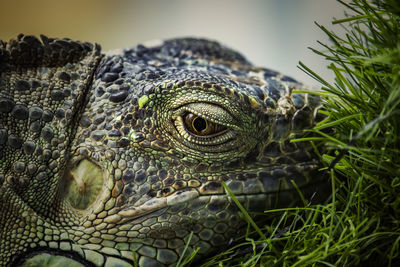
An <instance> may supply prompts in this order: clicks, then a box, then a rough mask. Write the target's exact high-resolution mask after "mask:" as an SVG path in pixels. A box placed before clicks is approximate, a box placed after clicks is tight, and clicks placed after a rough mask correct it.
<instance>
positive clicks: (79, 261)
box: [0, 35, 324, 266]
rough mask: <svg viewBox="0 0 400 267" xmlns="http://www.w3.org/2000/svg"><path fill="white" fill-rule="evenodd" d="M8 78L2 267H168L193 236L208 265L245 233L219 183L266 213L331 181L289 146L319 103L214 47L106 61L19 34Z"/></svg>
mask: <svg viewBox="0 0 400 267" xmlns="http://www.w3.org/2000/svg"><path fill="white" fill-rule="evenodd" d="M0 71H1V72H0V75H1V76H0V77H1V79H0V82H1V83H0V88H1V91H0V147H1V152H0V164H1V165H0V265H1V266H4V265H6V266H8V265H14V266H19V265H20V264H23V263H24V262H25V264H34V265H35V264H36V265H39V264H40V265H42V266H44V265H49V266H50V265H52V264H61V263H64V264H65V265H68V266H73V265H72V264H75V265H74V266H82V265H84V266H92V265H95V266H117V265H118V264H120V265H118V266H131V265H133V261H134V257H137V259H138V263H139V265H140V266H163V265H172V266H173V265H175V264H176V262H177V261H178V259H179V257H180V256H181V254H182V252H183V249H184V247H185V245H186V243H187V242H188V241H189V240H188V238H189V235H190V233H193V236H192V238H191V240H190V243H189V246H188V251H187V252H186V253H187V254H185V256H188V255H190V253H191V251H193V250H195V249H197V248H200V250H199V252H198V254H197V255H198V258H202V257H204V256H206V255H209V254H210V253H212V252H214V253H215V251H216V250H217V248H218V247H220V246H221V245H226V244H227V243H228V241H229V239H230V238H231V237H232V236H236V235H237V233H238V231H239V230H240V229H242V228H243V226H244V225H245V223H244V222H243V221H242V220H241V219H240V216H239V215H238V212H237V211H238V209H237V207H236V205H235V204H234V203H233V201H232V199H231V198H229V197H228V196H227V195H226V193H225V192H224V189H223V187H222V184H221V181H225V182H226V184H227V185H228V186H229V187H230V188H231V189H232V191H233V192H234V193H235V195H236V196H237V198H238V199H239V201H240V202H241V203H242V204H243V205H244V206H245V207H246V208H247V209H248V210H250V211H262V210H266V209H270V208H275V207H288V206H293V205H295V204H296V203H298V201H299V196H298V193H297V192H296V190H294V188H293V185H292V183H291V182H290V180H293V181H294V182H295V183H296V184H297V185H298V186H299V187H300V188H302V190H303V193H304V194H305V196H306V197H307V198H309V197H310V196H311V195H312V194H313V193H314V192H315V191H316V188H317V185H318V184H320V182H321V181H322V180H323V177H324V175H323V173H319V172H318V168H319V162H318V160H317V157H316V156H315V155H314V154H313V153H312V151H313V150H312V148H311V146H310V145H309V144H307V143H306V142H303V143H291V142H290V140H291V139H293V138H298V137H301V136H304V133H303V129H306V128H309V127H311V126H312V125H313V124H314V122H315V117H316V110H317V109H318V107H319V102H318V100H317V99H315V97H312V96H311V95H308V94H294V93H292V90H293V89H295V88H296V89H302V86H301V84H299V83H297V82H296V81H294V80H293V79H291V78H289V77H287V76H283V75H280V74H278V73H276V72H274V71H270V70H267V69H264V68H258V67H254V66H252V65H251V64H250V63H249V62H247V61H246V59H245V58H243V56H241V55H240V54H238V53H237V52H234V51H232V50H230V49H228V48H225V47H223V46H221V45H219V44H218V43H215V42H210V41H206V40H197V39H175V40H169V41H165V42H160V43H159V44H155V45H153V46H147V47H145V46H142V45H140V46H138V47H136V48H134V49H129V50H117V51H112V52H109V53H106V54H101V53H100V48H99V46H93V45H90V44H87V43H81V42H74V41H71V40H68V39H49V38H46V37H42V41H39V40H38V39H36V38H34V37H32V36H23V35H20V36H19V37H18V38H17V39H16V40H14V41H10V42H9V43H4V42H1V43H0ZM132 251H134V252H135V253H133V252H132ZM58 266H60V265H58Z"/></svg>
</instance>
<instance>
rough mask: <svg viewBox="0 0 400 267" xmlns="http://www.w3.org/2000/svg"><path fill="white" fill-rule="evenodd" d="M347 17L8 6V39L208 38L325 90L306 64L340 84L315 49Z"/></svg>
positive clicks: (244, 4) (70, 4)
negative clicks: (323, 28)
mask: <svg viewBox="0 0 400 267" xmlns="http://www.w3.org/2000/svg"><path fill="white" fill-rule="evenodd" d="M343 16H344V7H343V6H342V5H340V4H339V3H338V2H337V1H336V0H264V1H262V0H247V1H245V0H201V1H195V0H169V1H162V0H146V1H145V0H143V1H139V0H137V1H136V0H118V1H116V0H115V1H106V0H72V1H56V0H35V1H28V0H27V1H22V0H14V1H4V0H1V2H0V39H2V40H9V39H10V38H13V37H16V36H17V35H18V34H19V33H25V34H35V35H38V34H40V33H43V34H45V35H47V36H49V37H68V38H71V39H79V40H84V41H89V42H97V43H99V44H101V46H102V48H103V51H106V50H110V49H116V48H124V47H130V46H134V45H136V44H139V43H142V42H145V41H148V40H154V39H166V38H173V37H182V36H191V37H206V38H209V39H213V40H217V41H219V42H221V43H223V44H225V45H227V46H229V47H231V48H234V49H236V50H238V51H240V52H241V53H242V54H244V55H245V56H246V57H247V58H248V59H249V60H250V61H251V62H252V63H254V64H255V65H259V66H263V67H267V68H270V69H273V70H277V71H280V72H282V73H284V74H286V75H289V76H292V77H293V78H295V79H297V80H299V81H302V82H304V83H305V84H307V85H310V86H312V87H316V88H317V87H318V84H317V83H316V82H315V81H314V80H313V79H311V78H310V77H309V76H307V75H306V74H305V73H303V72H302V71H301V70H300V69H298V68H297V66H298V62H299V61H302V62H304V63H305V64H306V65H307V66H309V67H311V68H312V69H313V70H315V71H317V72H318V73H319V74H321V75H322V76H323V77H324V78H326V79H328V80H329V81H332V80H333V75H332V74H331V73H330V72H329V70H327V69H326V66H327V63H326V62H325V61H324V59H323V58H322V57H320V56H317V55H315V54H314V53H312V52H311V51H310V50H309V49H307V47H310V46H311V47H314V48H321V47H320V46H319V45H318V44H317V40H320V41H322V42H325V43H326V42H328V39H327V38H326V36H325V35H324V33H323V32H322V31H321V30H320V29H319V28H318V27H317V26H316V25H315V24H314V21H317V22H318V23H319V24H322V25H324V26H326V27H328V28H329V29H334V30H340V26H333V25H331V20H332V18H333V17H336V18H342V17H343ZM337 28H339V29H337Z"/></svg>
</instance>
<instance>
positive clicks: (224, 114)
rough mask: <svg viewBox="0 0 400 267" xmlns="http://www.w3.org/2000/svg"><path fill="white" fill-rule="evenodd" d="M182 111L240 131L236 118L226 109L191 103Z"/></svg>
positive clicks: (181, 109) (213, 105)
mask: <svg viewBox="0 0 400 267" xmlns="http://www.w3.org/2000/svg"><path fill="white" fill-rule="evenodd" d="M179 110H180V111H186V112H191V113H193V114H195V115H197V116H199V117H201V118H203V119H205V120H208V121H210V122H213V123H216V124H221V125H224V126H227V127H230V128H233V129H239V127H238V126H237V122H236V120H235V118H234V117H233V116H232V115H231V114H230V113H229V112H228V111H227V110H225V109H224V108H222V107H220V106H218V105H215V104H210V103H189V104H187V105H184V106H182V107H181V108H180V109H179Z"/></svg>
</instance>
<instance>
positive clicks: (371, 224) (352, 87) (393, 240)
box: [203, 0, 400, 266]
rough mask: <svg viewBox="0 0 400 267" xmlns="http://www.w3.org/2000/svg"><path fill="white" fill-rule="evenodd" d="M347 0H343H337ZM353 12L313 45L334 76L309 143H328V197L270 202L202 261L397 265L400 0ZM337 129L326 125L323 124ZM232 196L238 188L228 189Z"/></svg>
mask: <svg viewBox="0 0 400 267" xmlns="http://www.w3.org/2000/svg"><path fill="white" fill-rule="evenodd" d="M339 2H341V1H339ZM341 3H342V4H343V5H345V6H346V7H347V10H348V12H349V13H350V14H352V15H348V16H347V17H346V18H344V19H340V20H336V21H333V24H340V25H342V26H343V28H344V29H345V30H346V33H345V34H344V35H343V36H339V35H337V34H335V33H334V32H332V31H330V30H328V29H327V28H325V27H324V26H321V25H318V24H317V26H318V27H319V28H320V29H321V30H322V31H324V32H325V33H326V34H327V35H328V36H329V38H330V44H323V43H320V45H322V49H318V50H317V49H312V50H313V51H314V52H315V53H317V54H319V55H321V56H323V57H324V58H325V59H326V60H327V61H328V62H329V63H330V65H329V69H330V70H331V71H333V72H334V74H335V81H334V83H329V82H327V81H326V80H324V79H323V78H322V77H320V76H319V75H318V74H317V73H316V72H314V71H313V70H311V69H309V68H308V67H307V66H305V65H304V64H303V63H301V62H300V68H302V69H303V70H304V71H305V72H307V73H308V74H309V75H310V76H312V77H313V78H314V79H316V80H317V81H318V82H319V83H320V84H321V89H320V90H318V91H317V92H315V94H317V95H320V96H321V97H322V99H323V106H324V111H321V112H323V113H324V114H326V115H327V119H326V120H324V121H322V122H321V123H319V124H318V125H316V126H315V127H314V128H313V129H312V130H311V131H312V132H314V133H315V137H311V138H308V139H306V140H304V139H303V140H297V141H303V142H306V141H307V142H310V141H311V142H315V143H318V144H319V145H318V147H320V146H321V144H323V146H325V147H327V148H328V152H327V153H325V154H323V155H321V160H322V162H323V163H324V165H325V166H326V170H327V171H328V172H329V173H330V182H331V183H332V196H331V198H330V201H329V202H328V203H327V204H325V205H311V206H306V205H305V207H304V208H288V209H277V210H269V211H266V212H265V216H266V217H268V218H271V219H270V222H269V223H268V224H267V225H266V224H262V223H261V224H260V223H258V224H257V225H255V223H254V221H253V220H252V219H251V217H250V216H249V214H248V213H247V212H246V211H245V210H244V209H241V213H242V215H243V218H244V219H245V220H246V221H247V222H248V228H247V232H246V234H245V235H244V237H243V238H242V239H241V240H242V241H241V242H240V243H239V244H238V245H236V246H234V247H231V248H229V249H227V250H226V251H224V252H222V253H221V254H219V255H216V256H214V257H213V258H210V259H209V260H208V261H207V262H206V263H204V264H203V266H260V265H262V266H357V265H359V266H396V265H398V264H400V251H399V243H400V2H399V1H398V0H382V1H379V2H377V1H374V2H372V1H365V0H353V1H351V3H350V4H346V3H344V2H341ZM328 128H329V129H333V131H328V133H327V131H325V130H326V129H328ZM231 197H234V196H231Z"/></svg>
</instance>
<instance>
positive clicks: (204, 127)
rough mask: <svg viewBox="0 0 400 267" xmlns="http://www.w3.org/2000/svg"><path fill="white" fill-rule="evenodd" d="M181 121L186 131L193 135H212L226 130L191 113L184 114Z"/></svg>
mask: <svg viewBox="0 0 400 267" xmlns="http://www.w3.org/2000/svg"><path fill="white" fill-rule="evenodd" d="M183 119H184V120H183V121H184V123H185V127H186V129H187V130H188V131H189V132H190V133H192V134H195V135H200V136H206V135H214V134H218V133H220V132H222V131H224V130H226V129H227V128H226V127H225V126H223V125H220V124H217V123H214V122H211V121H208V120H206V119H204V118H202V117H199V116H197V115H196V114H193V113H186V114H185V115H184V116H183Z"/></svg>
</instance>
